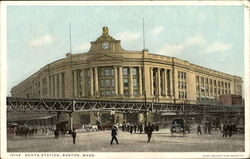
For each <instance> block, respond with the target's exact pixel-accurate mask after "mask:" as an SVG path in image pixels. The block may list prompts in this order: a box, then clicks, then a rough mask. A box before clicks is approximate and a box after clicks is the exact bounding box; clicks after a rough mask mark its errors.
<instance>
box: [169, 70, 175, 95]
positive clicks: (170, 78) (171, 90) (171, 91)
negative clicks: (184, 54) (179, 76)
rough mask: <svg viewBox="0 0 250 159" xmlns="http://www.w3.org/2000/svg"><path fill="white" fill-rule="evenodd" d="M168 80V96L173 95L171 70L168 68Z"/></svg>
mask: <svg viewBox="0 0 250 159" xmlns="http://www.w3.org/2000/svg"><path fill="white" fill-rule="evenodd" d="M169 80H170V85H169V89H170V94H169V95H170V96H171V97H172V96H173V85H174V83H173V78H172V70H169Z"/></svg>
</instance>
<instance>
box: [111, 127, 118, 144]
mask: <svg viewBox="0 0 250 159" xmlns="http://www.w3.org/2000/svg"><path fill="white" fill-rule="evenodd" d="M116 135H117V130H116V127H115V126H113V127H112V129H111V136H112V139H111V142H110V145H112V144H113V140H114V139H115V141H116V144H119V143H118V140H117V138H116Z"/></svg>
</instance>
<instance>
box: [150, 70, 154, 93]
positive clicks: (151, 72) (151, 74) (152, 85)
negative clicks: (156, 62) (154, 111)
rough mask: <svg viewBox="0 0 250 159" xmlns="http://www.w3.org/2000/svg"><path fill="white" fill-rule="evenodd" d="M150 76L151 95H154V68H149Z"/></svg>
mask: <svg viewBox="0 0 250 159" xmlns="http://www.w3.org/2000/svg"><path fill="white" fill-rule="evenodd" d="M150 76H151V95H152V96H154V68H150Z"/></svg>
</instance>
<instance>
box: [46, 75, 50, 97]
mask: <svg viewBox="0 0 250 159" xmlns="http://www.w3.org/2000/svg"><path fill="white" fill-rule="evenodd" d="M46 78H47V92H46V97H47V98H48V97H50V81H49V76H47V77H46Z"/></svg>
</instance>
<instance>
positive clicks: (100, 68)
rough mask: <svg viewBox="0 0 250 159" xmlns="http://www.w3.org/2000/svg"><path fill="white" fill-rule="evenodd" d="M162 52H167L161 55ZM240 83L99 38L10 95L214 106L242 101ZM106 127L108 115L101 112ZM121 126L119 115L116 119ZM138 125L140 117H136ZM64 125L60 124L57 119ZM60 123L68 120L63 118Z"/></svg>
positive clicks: (81, 117)
mask: <svg viewBox="0 0 250 159" xmlns="http://www.w3.org/2000/svg"><path fill="white" fill-rule="evenodd" d="M166 51H167V50H166ZM242 82H243V81H242V78H241V77H238V76H235V75H230V74H226V73H222V72H219V71H215V70H212V69H209V68H205V67H202V66H198V65H195V64H192V63H190V62H188V61H184V60H180V59H177V58H175V57H168V56H162V55H157V54H151V53H149V51H148V50H142V51H127V50H124V49H123V48H122V47H121V44H120V40H115V39H114V38H113V37H112V36H110V35H109V31H108V28H107V27H103V31H102V35H101V36H100V37H99V38H97V40H95V41H93V42H91V48H90V50H89V51H88V52H86V53H78V54H72V53H67V54H66V58H63V59H60V60H58V61H55V62H52V63H50V64H48V65H46V66H44V67H43V68H41V69H40V70H39V71H38V72H36V73H35V74H33V75H31V76H30V77H28V78H27V79H25V80H24V81H22V82H21V83H19V84H18V85H16V86H15V87H13V88H12V89H11V95H12V97H29V98H77V99H82V100H84V99H88V100H117V101H147V102H160V103H183V102H188V103H202V102H206V103H207V102H211V103H213V102H217V101H218V99H219V97H220V96H221V95H229V94H233V95H242ZM100 113H101V114H102V116H103V117H102V121H103V122H105V120H106V118H108V115H109V113H108V114H107V112H100ZM115 116H116V117H115V119H116V118H118V119H119V120H116V121H114V122H120V123H122V122H123V121H124V120H125V119H124V117H123V114H119V113H115ZM135 118H137V119H138V122H143V115H141V114H137V115H136V117H135ZM62 120H63V119H62ZM64 120H68V119H67V117H65V118H64ZM96 120H97V115H96V112H78V113H74V114H73V123H74V126H76V127H79V125H82V124H84V123H91V124H95V123H96Z"/></svg>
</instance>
